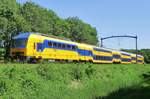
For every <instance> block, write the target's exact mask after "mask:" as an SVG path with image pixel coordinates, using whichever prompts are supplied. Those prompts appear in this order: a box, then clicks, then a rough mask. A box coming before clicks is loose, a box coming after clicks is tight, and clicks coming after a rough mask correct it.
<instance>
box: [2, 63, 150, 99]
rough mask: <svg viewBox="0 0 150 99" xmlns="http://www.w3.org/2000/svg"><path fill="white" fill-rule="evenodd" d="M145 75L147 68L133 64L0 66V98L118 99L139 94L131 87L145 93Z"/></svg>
mask: <svg viewBox="0 0 150 99" xmlns="http://www.w3.org/2000/svg"><path fill="white" fill-rule="evenodd" d="M149 72H150V67H149V65H136V64H134V65H133V64H132V65H120V64H118V65H111V64H109V65H99V64H73V63H68V64H60V63H44V64H1V66H0V75H1V76H0V95H1V98H4V99H70V98H71V99H101V97H102V96H107V95H108V96H110V95H111V94H110V93H112V92H116V93H118V94H120V96H121V95H122V89H128V90H129V91H128V92H130V95H131V93H132V91H135V92H137V93H139V94H140V92H141V91H139V89H138V90H136V89H134V90H133V88H132V86H137V87H138V86H139V87H138V88H141V87H142V86H143V87H144V89H142V90H143V92H145V93H147V92H148V91H146V90H148V88H149V80H148V79H149ZM130 89H132V90H131V91H130ZM123 93H127V92H126V91H124V92H123ZM128 94H129V93H128ZM135 95H136V94H135ZM145 95H146V94H145ZM146 96H148V94H147V95H146ZM146 96H145V97H146ZM143 97H144V93H143ZM104 99H105V98H104ZM106 99H107V97H106ZM108 99H109V98H108ZM112 99H113V98H112ZM114 99H115V98H114ZM116 99H117V98H116ZM118 99H119V98H118ZM123 99H126V98H123ZM131 99H132V98H131Z"/></svg>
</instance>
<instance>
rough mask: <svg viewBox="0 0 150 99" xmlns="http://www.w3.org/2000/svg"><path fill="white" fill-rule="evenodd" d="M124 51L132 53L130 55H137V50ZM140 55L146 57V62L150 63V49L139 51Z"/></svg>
mask: <svg viewBox="0 0 150 99" xmlns="http://www.w3.org/2000/svg"><path fill="white" fill-rule="evenodd" d="M122 51H126V52H130V53H136V50H133V49H122ZM138 54H140V55H143V56H144V60H145V62H146V63H150V49H141V50H138Z"/></svg>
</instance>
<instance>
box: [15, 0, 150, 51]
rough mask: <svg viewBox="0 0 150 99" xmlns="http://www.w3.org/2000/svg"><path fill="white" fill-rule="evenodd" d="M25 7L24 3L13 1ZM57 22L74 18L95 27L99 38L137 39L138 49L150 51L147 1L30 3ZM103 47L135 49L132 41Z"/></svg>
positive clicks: (53, 0)
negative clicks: (133, 36)
mask: <svg viewBox="0 0 150 99" xmlns="http://www.w3.org/2000/svg"><path fill="white" fill-rule="evenodd" d="M17 1H18V2H19V3H25V2H26V1H27V0H17ZM32 1H33V2H35V3H36V4H39V5H40V6H42V7H45V8H47V9H51V10H53V11H55V12H56V13H57V15H58V16H59V17H61V18H67V17H69V16H78V17H79V18H80V19H82V20H83V21H84V22H86V23H89V24H91V25H92V26H93V27H96V29H97V31H98V33H99V34H100V36H101V37H106V36H112V35H137V36H138V48H139V49H141V48H150V44H149V42H150V0H32ZM104 45H105V47H108V48H113V49H120V48H132V49H133V48H135V41H134V39H130V38H116V39H108V40H105V41H104Z"/></svg>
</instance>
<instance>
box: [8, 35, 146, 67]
mask: <svg viewBox="0 0 150 99" xmlns="http://www.w3.org/2000/svg"><path fill="white" fill-rule="evenodd" d="M10 54H11V56H12V58H13V59H19V60H28V61H30V62H32V61H39V60H43V59H46V60H54V61H75V62H91V63H109V64H112V63H118V64H119V63H120V64H135V63H136V54H132V53H127V52H123V51H118V50H112V49H107V48H102V47H97V46H94V45H89V44H83V43H77V42H73V41H70V40H66V39H62V38H59V37H55V36H49V35H45V34H39V33H30V32H29V33H20V34H19V35H17V36H15V37H13V40H12V44H11V51H10ZM137 56H138V58H137V63H138V64H143V63H144V57H143V56H142V55H137Z"/></svg>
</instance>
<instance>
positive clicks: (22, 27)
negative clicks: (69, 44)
mask: <svg viewBox="0 0 150 99" xmlns="http://www.w3.org/2000/svg"><path fill="white" fill-rule="evenodd" d="M20 32H38V33H45V34H50V35H55V36H60V37H66V38H70V39H71V40H72V41H76V42H84V43H89V44H96V43H97V38H96V34H97V31H96V29H95V28H93V27H92V26H91V25H89V24H87V23H85V22H83V21H82V20H80V19H79V18H78V17H69V18H66V19H62V18H60V17H58V16H57V14H56V13H55V12H54V11H52V10H48V9H46V8H43V7H40V6H39V5H36V4H34V3H31V2H26V3H25V4H23V5H20V4H18V3H17V2H16V0H0V40H1V41H4V48H5V50H4V51H5V52H4V53H5V54H4V58H5V59H7V58H9V50H10V43H11V39H12V37H13V36H15V35H16V34H18V33H20ZM0 43H1V42H0Z"/></svg>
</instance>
